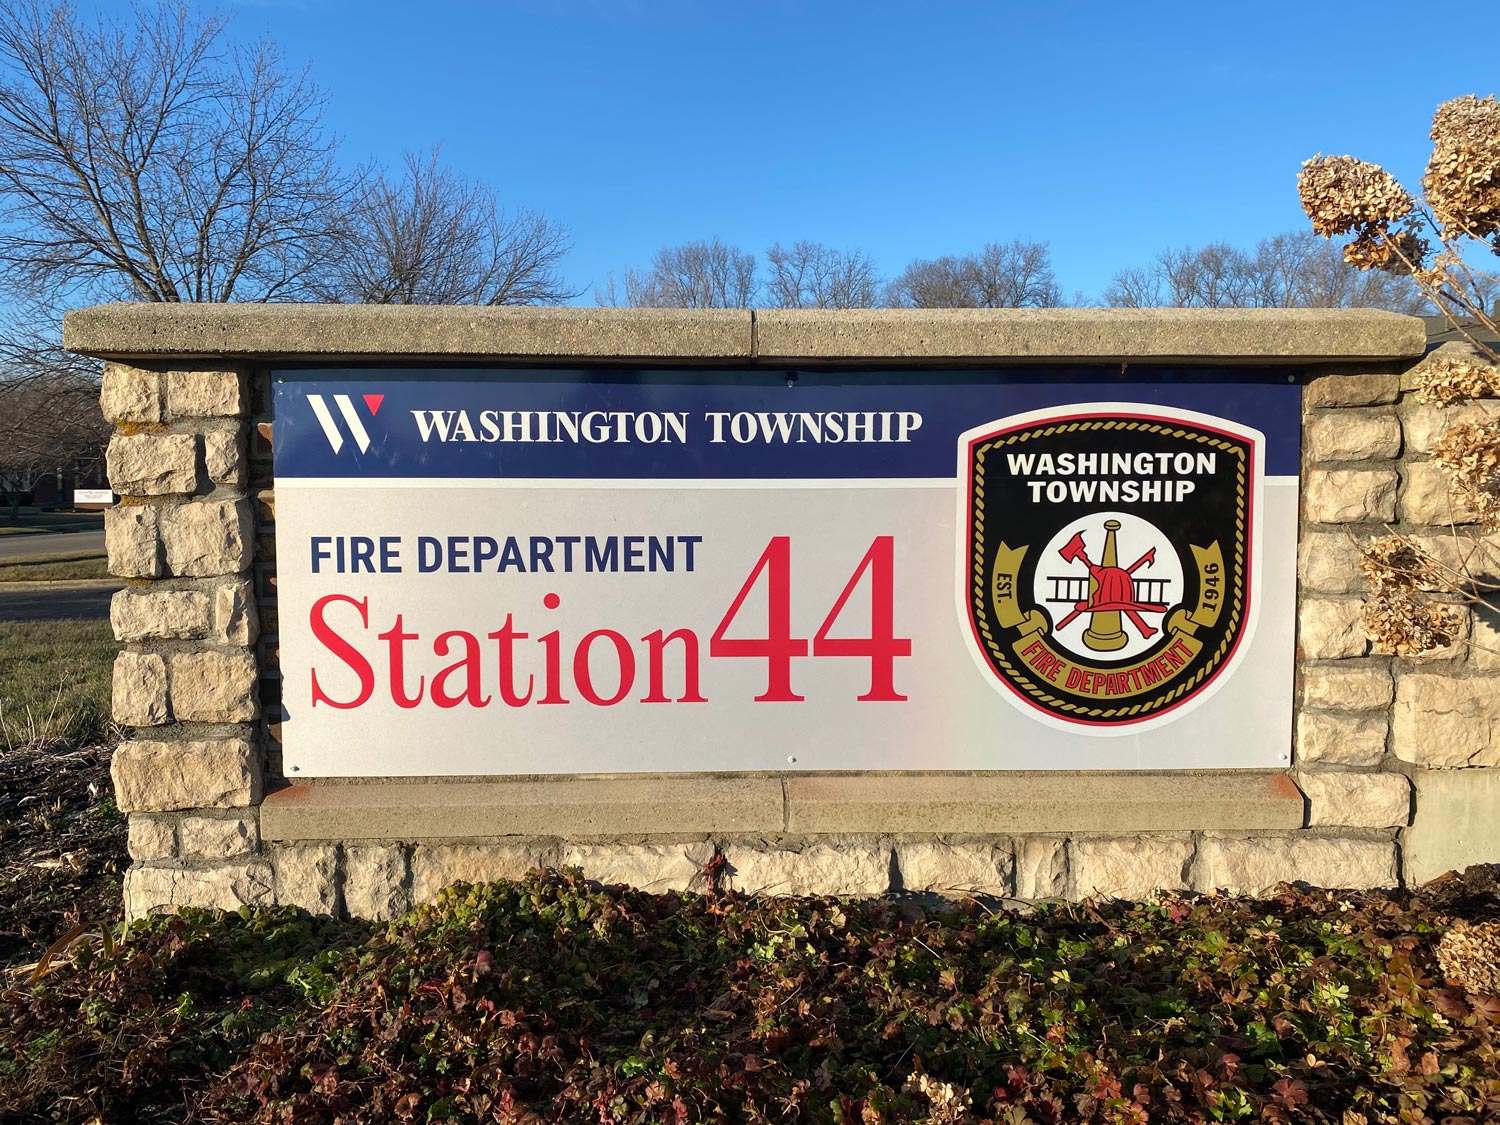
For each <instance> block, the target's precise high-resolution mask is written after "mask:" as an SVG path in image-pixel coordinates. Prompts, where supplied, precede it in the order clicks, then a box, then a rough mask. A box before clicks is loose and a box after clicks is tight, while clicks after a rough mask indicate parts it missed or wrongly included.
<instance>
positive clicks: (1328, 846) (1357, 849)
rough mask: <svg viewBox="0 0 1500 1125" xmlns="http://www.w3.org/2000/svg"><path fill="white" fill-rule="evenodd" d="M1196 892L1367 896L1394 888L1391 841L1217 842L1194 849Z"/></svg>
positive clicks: (1211, 839)
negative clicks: (1292, 890) (1327, 891)
mask: <svg viewBox="0 0 1500 1125" xmlns="http://www.w3.org/2000/svg"><path fill="white" fill-rule="evenodd" d="M1196 870H1197V881H1198V889H1199V890H1202V891H1216V890H1219V891H1228V892H1229V893H1231V894H1240V895H1255V896H1261V895H1266V894H1269V893H1270V892H1271V891H1273V890H1275V889H1276V887H1277V886H1278V885H1279V884H1281V883H1295V882H1303V883H1309V884H1311V885H1312V886H1315V887H1328V888H1339V889H1352V890H1368V889H1370V888H1372V887H1394V886H1395V885H1396V881H1397V878H1396V844H1395V841H1393V840H1384V839H1361V838H1354V837H1349V838H1345V837H1337V836H1310V835H1303V834H1289V835H1286V836H1242V837H1233V836H1217V835H1215V834H1208V835H1206V836H1205V837H1204V838H1203V840H1202V841H1201V842H1200V843H1199V845H1198V863H1197V868H1196Z"/></svg>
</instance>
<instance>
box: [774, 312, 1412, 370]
mask: <svg viewBox="0 0 1500 1125" xmlns="http://www.w3.org/2000/svg"><path fill="white" fill-rule="evenodd" d="M1426 341H1427V336H1426V327H1425V325H1424V324H1423V322H1422V320H1421V319H1420V318H1418V317H1414V316H1401V315H1398V314H1396V313H1390V312H1382V311H1378V310H1375V309H854V310H849V311H839V312H831V311H827V310H819V309H778V310H768V311H763V312H759V313H757V314H756V324H755V351H756V356H757V357H758V358H760V359H763V360H778V361H786V360H798V359H825V360H837V359H847V360H872V359H921V360H934V359H968V360H979V359H987V360H995V361H999V362H1006V363H1021V362H1029V363H1049V362H1050V363H1060V362H1081V361H1096V362H1097V361H1101V360H1108V361H1126V360H1129V361H1132V362H1136V363H1146V362H1169V361H1171V362H1184V361H1192V360H1205V361H1209V360H1211V361H1214V362H1231V361H1261V362H1266V361H1271V362H1290V361H1293V360H1311V361H1318V362H1323V361H1328V360H1377V359H1399V358H1405V357H1409V356H1419V355H1421V354H1422V353H1423V350H1424V349H1425V348H1426Z"/></svg>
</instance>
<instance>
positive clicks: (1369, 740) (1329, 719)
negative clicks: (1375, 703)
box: [1297, 711, 1390, 766]
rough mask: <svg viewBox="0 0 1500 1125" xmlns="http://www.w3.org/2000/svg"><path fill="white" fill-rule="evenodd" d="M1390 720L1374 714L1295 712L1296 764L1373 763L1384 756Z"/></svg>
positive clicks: (1368, 764)
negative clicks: (1296, 713)
mask: <svg viewBox="0 0 1500 1125" xmlns="http://www.w3.org/2000/svg"><path fill="white" fill-rule="evenodd" d="M1389 729H1390V720H1389V718H1388V717H1387V715H1386V714H1385V712H1381V713H1380V714H1377V715H1333V714H1328V713H1326V712H1319V711H1303V712H1300V713H1299V714H1298V715H1297V764H1298V765H1307V764H1309V763H1311V762H1317V763H1319V764H1320V765H1339V766H1373V765H1377V764H1378V763H1379V762H1380V759H1381V758H1383V757H1385V742H1386V734H1387V732H1388V731H1389Z"/></svg>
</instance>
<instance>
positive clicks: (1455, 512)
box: [1396, 461, 1478, 527]
mask: <svg viewBox="0 0 1500 1125" xmlns="http://www.w3.org/2000/svg"><path fill="white" fill-rule="evenodd" d="M1401 476H1402V478H1403V479H1402V481H1401V495H1400V497H1399V498H1398V500H1397V503H1396V513H1397V514H1398V515H1399V516H1400V517H1401V519H1402V521H1403V522H1405V523H1423V524H1430V525H1433V526H1438V527H1445V526H1448V525H1451V524H1455V523H1457V524H1465V523H1476V522H1478V517H1477V516H1476V515H1475V514H1474V513H1473V511H1472V510H1470V508H1469V507H1468V506H1467V505H1466V504H1464V503H1463V501H1461V500H1458V499H1453V500H1450V499H1449V498H1448V474H1447V473H1445V472H1444V471H1443V468H1442V466H1441V465H1438V464H1437V463H1436V462H1433V461H1411V462H1408V463H1407V464H1406V465H1404V466H1403V467H1402V469H1401Z"/></svg>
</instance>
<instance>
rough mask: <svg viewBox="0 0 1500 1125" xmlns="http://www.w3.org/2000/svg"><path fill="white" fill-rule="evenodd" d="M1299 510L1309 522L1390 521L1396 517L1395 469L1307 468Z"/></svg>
mask: <svg viewBox="0 0 1500 1125" xmlns="http://www.w3.org/2000/svg"><path fill="white" fill-rule="evenodd" d="M1302 513H1303V516H1304V518H1305V519H1306V520H1307V522H1308V523H1373V522H1379V523H1389V522H1390V521H1391V520H1393V519H1395V518H1396V470H1394V469H1309V470H1308V471H1307V472H1306V473H1305V474H1304V476H1303V482H1302Z"/></svg>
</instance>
